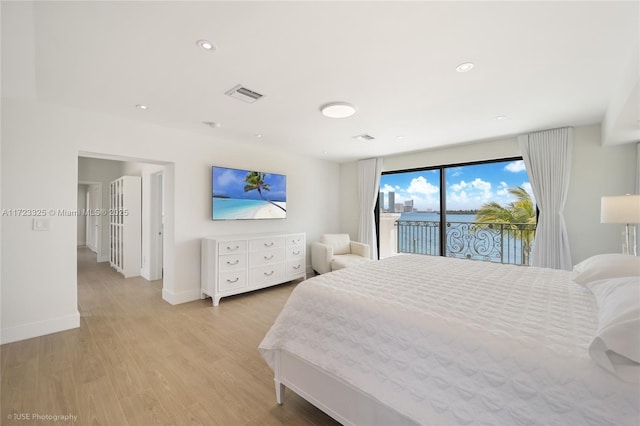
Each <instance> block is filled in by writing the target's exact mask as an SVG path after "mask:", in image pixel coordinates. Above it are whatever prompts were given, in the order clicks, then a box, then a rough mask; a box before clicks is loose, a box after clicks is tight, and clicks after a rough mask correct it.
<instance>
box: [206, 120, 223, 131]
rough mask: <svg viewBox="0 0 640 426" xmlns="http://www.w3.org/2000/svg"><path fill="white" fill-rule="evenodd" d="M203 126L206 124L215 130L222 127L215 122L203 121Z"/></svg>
mask: <svg viewBox="0 0 640 426" xmlns="http://www.w3.org/2000/svg"><path fill="white" fill-rule="evenodd" d="M202 124H206V125H207V126H209V127H211V128H213V129H217V128H218V127H220V123H216V122H215V121H203V122H202Z"/></svg>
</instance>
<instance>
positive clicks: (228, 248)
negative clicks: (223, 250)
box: [227, 246, 240, 251]
mask: <svg viewBox="0 0 640 426" xmlns="http://www.w3.org/2000/svg"><path fill="white" fill-rule="evenodd" d="M239 248H240V246H235V247H229V246H227V250H229V251H233V250H238V249H239Z"/></svg>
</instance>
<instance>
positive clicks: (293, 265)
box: [285, 259, 306, 277]
mask: <svg viewBox="0 0 640 426" xmlns="http://www.w3.org/2000/svg"><path fill="white" fill-rule="evenodd" d="M305 267H306V265H305V262H304V259H299V260H291V261H289V262H287V267H286V271H285V275H286V276H287V277H295V276H303V275H304V273H305V270H304V269H305Z"/></svg>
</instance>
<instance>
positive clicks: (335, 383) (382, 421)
mask: <svg viewBox="0 0 640 426" xmlns="http://www.w3.org/2000/svg"><path fill="white" fill-rule="evenodd" d="M274 355H275V358H274V359H275V368H274V375H275V377H274V381H275V386H276V401H277V402H278V404H280V405H282V402H283V399H284V391H285V387H287V388H289V389H290V390H292V391H294V392H295V393H297V394H298V395H300V396H301V397H303V398H304V399H306V400H307V401H309V402H310V403H311V404H313V405H315V406H316V407H318V408H319V409H320V410H322V411H324V412H325V413H327V414H328V415H329V416H331V417H333V418H334V419H336V420H337V421H338V422H340V423H342V424H343V425H354V426H355V425H416V424H418V423H416V422H415V421H413V420H411V419H409V418H407V417H406V416H404V415H402V414H401V413H399V412H398V411H396V410H394V409H393V408H390V407H388V406H386V405H384V404H383V403H381V402H380V401H378V400H376V399H375V398H373V397H371V396H370V395H367V394H365V393H363V392H362V391H360V390H358V389H357V388H355V387H353V386H352V385H350V384H348V383H346V382H345V381H343V380H341V379H340V378H338V377H336V376H334V375H332V374H330V373H327V372H326V371H323V370H321V369H319V368H318V367H316V366H314V365H312V364H309V363H308V362H306V361H304V360H303V359H302V358H300V357H297V356H295V355H293V354H291V353H289V352H287V351H284V350H276V351H274Z"/></svg>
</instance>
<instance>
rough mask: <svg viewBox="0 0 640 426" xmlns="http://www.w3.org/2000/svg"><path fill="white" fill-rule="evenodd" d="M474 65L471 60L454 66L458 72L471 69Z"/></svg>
mask: <svg viewBox="0 0 640 426" xmlns="http://www.w3.org/2000/svg"><path fill="white" fill-rule="evenodd" d="M474 66H475V65H474V64H473V62H463V63H462V64H460V65H458V66H457V67H456V71H458V72H467V71H471V70H472V69H473V67H474Z"/></svg>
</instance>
